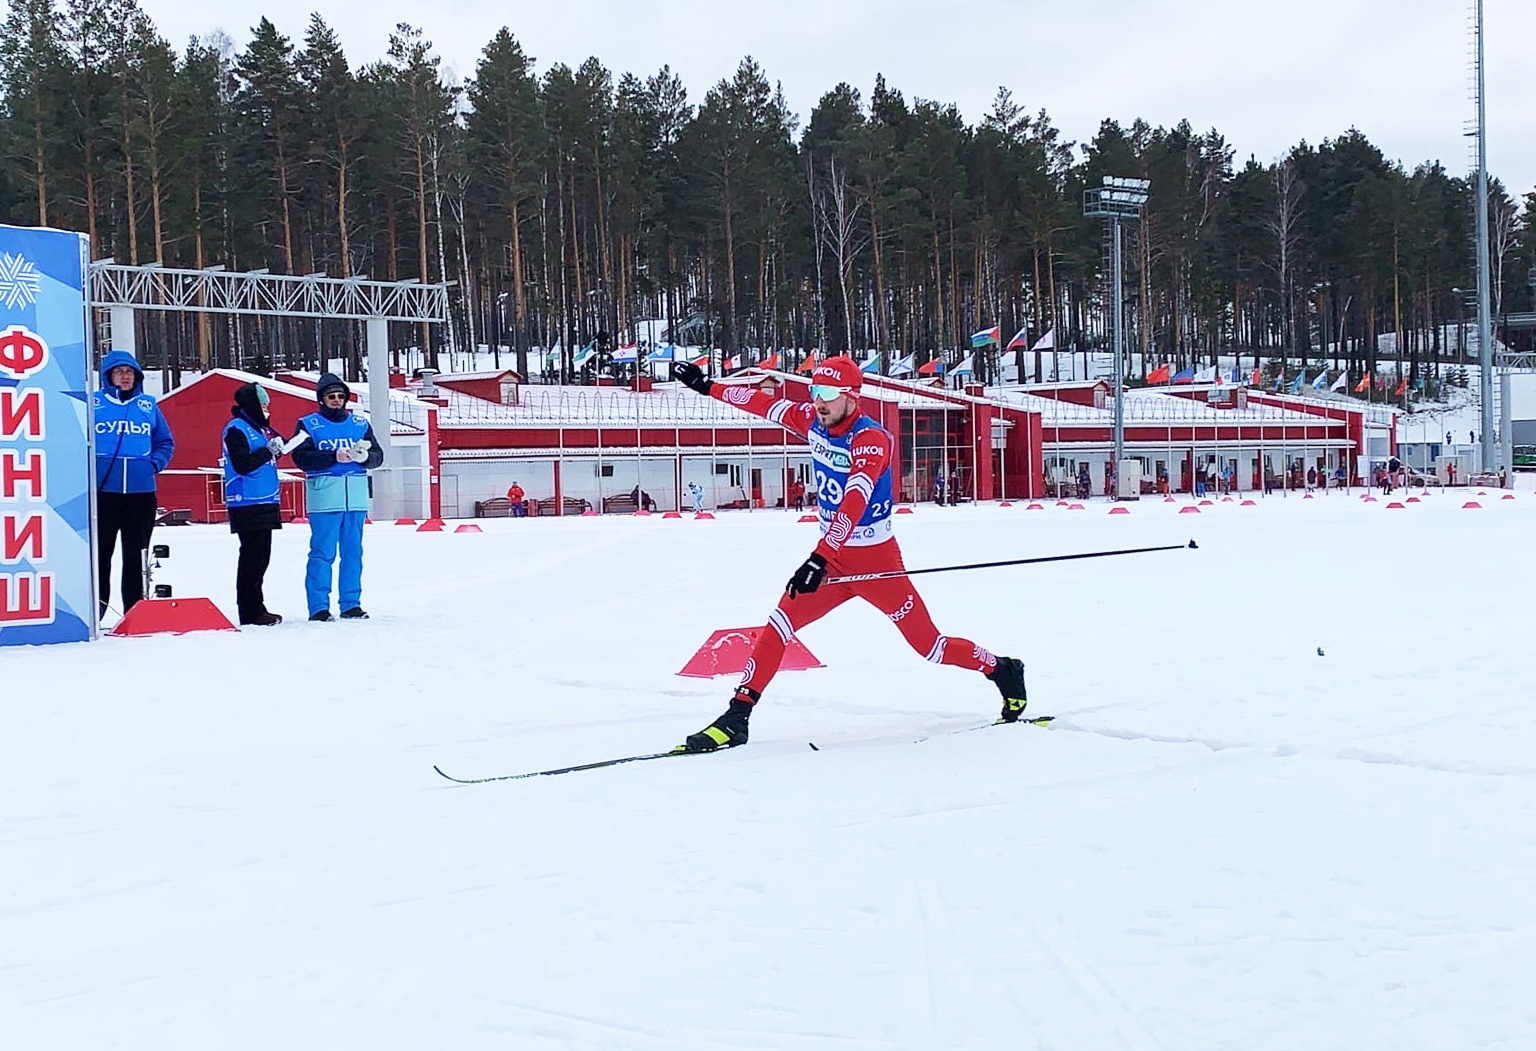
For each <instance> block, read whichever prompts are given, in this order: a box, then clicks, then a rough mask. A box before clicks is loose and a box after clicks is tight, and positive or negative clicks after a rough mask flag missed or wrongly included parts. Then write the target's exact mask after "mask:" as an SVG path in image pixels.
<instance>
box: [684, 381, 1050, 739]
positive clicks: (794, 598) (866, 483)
mask: <svg viewBox="0 0 1536 1051" xmlns="http://www.w3.org/2000/svg"><path fill="white" fill-rule="evenodd" d="M672 378H673V379H676V380H678V381H680V382H681V383H683V384H684V385H685V386H688V387H691V388H692V389H694V390H696V391H698V392H699V393H700V394H707V395H709V396H710V397H712V398H716V399H718V400H720V401H723V402H725V403H726V404H727V405H734V406H735V407H737V408H739V409H744V410H745V411H747V412H750V413H752V414H753V415H755V416H761V417H763V418H764V419H767V420H771V421H772V422H774V423H777V424H779V425H780V426H781V427H784V428H785V429H787V430H790V431H793V432H794V433H795V434H798V435H800V436H801V437H802V438H804V439H805V440H806V444H808V445H809V446H810V449H811V462H812V464H813V466H814V467H815V472H816V473H815V480H814V483H813V484H814V486H815V496H816V502H817V509H818V517H819V519H820V522H821V534H822V535H821V542H820V543H818V544H817V545H816V550H815V551H813V552H811V555H810V557H809V558H807V559H806V560H805V562H804V563H803V564H802V565H801V566H800V568H799V569H797V570H795V575H794V576H792V577H790V579H789V584H788V585H787V586H786V587H785V589H784V595H783V597H782V598H780V599H779V605H778V608H777V609H775V610H774V611H773V612H772V613H771V614H769V616H768V624H767V627H765V628H764V629H763V630H762V631H761V632H759V633H758V637H757V645H756V646H755V647H754V648H753V650H752V656H751V658H750V659H749V660H748V661H747V669H746V674H745V675H744V676H743V678H742V681H741V684H740V685H739V686H737V687H736V694H735V696H734V697H732V699H731V703H730V707H729V708H728V709H727V710H726V712H725V714H723V715H721V716H720V718H718V719H716V720H715V721H714V722H713V723H711V724H710V725H708V726H706V727H705V728H704V729H703V730H700V731H699V732H698V733H696V734H692V735H690V736H689V737H688V739H687V741H685V742H684V744H683V746H682V748H683V750H685V751H689V752H712V751H714V750H715V749H717V748H732V747H735V746H736V745H740V744H746V743H747V720H748V718H749V717H750V716H751V714H752V707H753V705H755V704H756V703H757V702H758V701H759V700H760V699H761V698H762V695H763V690H765V689H766V688H767V686H768V683H769V682H770V681H771V680H772V679H773V676H774V673H776V672H777V671H778V670H779V662H780V661H781V660H783V658H784V647H785V646H786V645H788V643H789V640H790V639H792V638H794V636H795V632H796V631H798V630H800V629H801V628H803V627H805V626H806V625H807V624H810V623H811V622H812V621H815V620H818V619H820V618H821V617H823V616H825V615H826V614H828V613H830V612H831V611H832V610H834V609H836V608H837V607H838V606H840V605H842V604H843V603H844V602H847V601H848V600H849V599H852V598H861V599H863V600H864V601H865V602H868V603H869V604H870V605H872V606H874V607H875V608H876V609H878V610H879V611H880V612H881V613H884V614H885V615H886V616H887V617H889V618H890V620H891V622H892V623H893V624H895V625H896V629H897V630H898V631H900V632H901V634H902V637H903V638H905V639H906V640H907V644H908V645H909V646H911V647H912V648H913V649H914V650H916V651H917V652H918V653H919V654H921V655H922V656H923V657H925V658H927V659H928V660H930V661H932V662H933V663H935V664H952V665H955V666H956V667H960V668H970V669H972V670H973V671H978V672H981V673H982V674H984V675H986V676H987V678H989V679H991V680H992V682H993V684H995V685H996V686H997V688H998V691H999V692H1000V693H1001V694H1002V695H1003V711H1002V721H1004V722H1015V721H1016V720H1017V719H1018V718H1019V716H1020V715H1021V714H1023V712H1024V706H1025V703H1026V697H1025V693H1024V665H1023V663H1022V662H1021V661H1019V660H1017V659H1016V658H1013V657H994V656H993V655H992V654H991V653H989V652H987V651H986V650H985V649H983V648H982V647H980V646H978V645H976V644H975V643H973V642H971V641H970V640H969V639H960V638H953V637H948V636H945V635H941V634H939V630H938V629H937V628H936V627H934V625H933V618H932V617H930V616H929V615H928V608H927V607H926V606H925V605H924V604H923V600H922V597H921V596H919V595H918V593H917V589H916V588H914V587H913V586H912V581H911V578H909V577H907V576H897V577H887V578H886V579H884V580H866V581H859V582H856V583H849V584H836V583H833V584H828V585H827V586H826V587H825V589H823V588H822V582H823V580H824V579H825V578H826V577H827V576H828V575H829V574H830V575H831V576H833V577H840V576H857V575H862V574H866V573H887V572H893V571H901V570H905V568H906V567H905V566H904V565H903V564H902V561H901V549H900V548H899V547H897V546H896V533H895V528H894V523H893V522H892V520H891V513H892V511H893V510H894V508H893V507H892V494H891V454H892V451H893V442H892V438H891V434H890V432H889V431H887V430H885V428H883V427H881V426H880V425H879V424H878V423H876V422H875V421H874V420H872V419H870V418H869V417H868V416H864V415H862V414H861V413H860V412H859V387H860V385H861V382H862V380H863V374H862V373H861V372H860V371H859V367H858V365H856V364H855V363H854V362H853V359H851V358H848V357H834V358H828V359H827V360H826V361H824V362H822V363H821V364H820V365H818V366H817V367H816V371H815V372H813V373H812V374H811V401H809V402H796V401H789V400H787V399H785V398H778V397H775V396H773V395H771V394H766V393H764V392H762V391H758V390H755V389H753V388H751V387H746V386H738V385H728V384H716V383H712V382H711V381H710V380H709V378H708V377H706V376H705V375H704V373H703V372H702V371H700V369H699V368H698V367H697V366H695V365H691V364H687V363H678V364H674V365H673V366H672Z"/></svg>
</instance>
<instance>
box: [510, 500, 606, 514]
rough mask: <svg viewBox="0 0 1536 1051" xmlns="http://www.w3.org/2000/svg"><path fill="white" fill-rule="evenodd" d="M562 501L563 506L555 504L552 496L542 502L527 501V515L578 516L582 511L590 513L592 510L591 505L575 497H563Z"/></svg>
mask: <svg viewBox="0 0 1536 1051" xmlns="http://www.w3.org/2000/svg"><path fill="white" fill-rule="evenodd" d="M562 501H563V506H562V505H561V504H557V503H555V498H554V497H553V496H547V497H545V498H544V499H542V500H529V501H526V503H527V504H528V513H529V514H530V515H539V516H541V517H542V516H544V515H559V514H565V515H579V514H581V513H582V512H583V511H590V510H591V509H592V505H591V503H589V502H588V501H586V500H583V499H581V498H580V497H577V496H567V497H563V498H562Z"/></svg>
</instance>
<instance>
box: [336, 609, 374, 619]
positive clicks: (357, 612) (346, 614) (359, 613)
mask: <svg viewBox="0 0 1536 1051" xmlns="http://www.w3.org/2000/svg"><path fill="white" fill-rule="evenodd" d="M341 619H342V620H367V619H368V614H366V613H364V612H363V608H362V607H361V606H353V607H352V608H351V609H344V610H342V611H341Z"/></svg>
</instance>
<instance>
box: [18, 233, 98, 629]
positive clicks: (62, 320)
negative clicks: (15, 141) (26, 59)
mask: <svg viewBox="0 0 1536 1051" xmlns="http://www.w3.org/2000/svg"><path fill="white" fill-rule="evenodd" d="M87 258H88V253H87V245H86V239H85V237H84V236H83V235H81V234H75V233H68V232H66V231H63V230H36V229H23V228H20V227H14V226H0V646H20V645H28V644H35V643H46V642H79V641H82V640H86V639H91V638H94V637H95V635H96V595H95V574H94V573H93V572H92V569H93V561H92V557H91V497H92V493H91V471H92V459H91V456H92V450H91V440H90V434H91V429H90V391H89V384H88V376H89V374H90V357H91V355H90V344H89V340H88V332H89V329H88V327H87V324H86V302H85V288H86V286H85V280H86V264H87Z"/></svg>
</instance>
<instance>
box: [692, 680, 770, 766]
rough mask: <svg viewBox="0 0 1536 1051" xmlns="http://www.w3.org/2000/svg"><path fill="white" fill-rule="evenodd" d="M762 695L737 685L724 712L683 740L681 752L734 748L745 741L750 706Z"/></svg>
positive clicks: (750, 712) (750, 714) (750, 710)
mask: <svg viewBox="0 0 1536 1051" xmlns="http://www.w3.org/2000/svg"><path fill="white" fill-rule="evenodd" d="M760 696H762V695H761V694H759V693H757V692H756V691H755V690H749V689H747V688H746V687H745V686H742V687H738V688H737V690H736V696H735V697H732V698H731V703H730V706H729V707H727V708H726V709H725V714H723V715H721V716H720V718H718V719H716V720H715V721H714V722H712V723H710V724H709V725H708V726H706V727H704V729H702V730H700V731H699V732H698V733H696V734H689V735H688V738H687V739H686V740H685V741H683V744H682V747H681V748H679V749H678V751H681V752H713V751H714V750H715V749H717V748H735V747H736V746H737V745H739V744H746V743H747V720H748V719H749V718H751V716H752V706H753V704H754V703H755V702H756V701H757V699H758V698H759V697H760Z"/></svg>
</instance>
